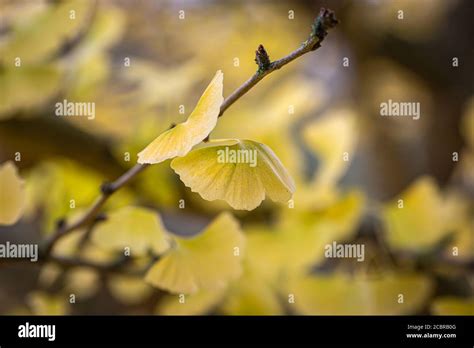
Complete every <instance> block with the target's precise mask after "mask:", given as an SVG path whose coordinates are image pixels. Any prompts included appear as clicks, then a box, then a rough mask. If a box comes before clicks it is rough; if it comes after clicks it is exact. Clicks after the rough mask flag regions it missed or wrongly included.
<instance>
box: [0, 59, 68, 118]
mask: <svg viewBox="0 0 474 348" xmlns="http://www.w3.org/2000/svg"><path fill="white" fill-rule="evenodd" d="M60 82H61V72H60V71H59V70H58V68H57V67H56V66H53V65H43V66H25V67H21V68H8V69H4V70H3V71H1V72H0V90H1V91H2V96H1V98H0V119H2V118H6V117H7V116H9V115H11V114H12V113H13V112H14V111H16V110H19V109H21V110H24V109H28V108H33V107H36V106H39V105H41V104H42V103H44V102H45V101H46V100H47V99H48V98H51V97H52V96H53V95H54V94H55V93H56V92H57V91H58V89H59V86H60Z"/></svg>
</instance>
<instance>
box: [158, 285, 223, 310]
mask: <svg viewBox="0 0 474 348" xmlns="http://www.w3.org/2000/svg"><path fill="white" fill-rule="evenodd" d="M224 290H225V289H218V290H203V291H199V292H197V293H195V294H192V295H189V296H186V295H184V294H179V295H170V296H166V297H165V298H164V299H163V300H162V301H160V303H159V304H158V308H157V309H156V312H157V314H161V315H203V314H206V313H208V312H210V311H211V310H212V309H213V308H214V307H215V306H216V305H217V304H218V303H219V302H221V301H222V299H223V296H224V293H225V292H224Z"/></svg>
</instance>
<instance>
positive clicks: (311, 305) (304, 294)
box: [286, 271, 432, 315]
mask: <svg viewBox="0 0 474 348" xmlns="http://www.w3.org/2000/svg"><path fill="white" fill-rule="evenodd" d="M431 289H432V283H431V281H430V279H429V278H426V277H425V276H423V275H418V274H397V273H393V272H390V271H387V272H386V273H385V274H383V275H382V274H380V275H374V276H367V275H361V274H356V275H349V274H343V273H336V274H331V275H312V276H302V277H295V278H294V279H291V280H289V282H288V288H287V289H286V291H287V292H288V293H290V294H293V295H294V297H295V301H294V303H293V304H292V306H291V308H292V309H293V311H294V312H296V313H300V314H305V315H392V314H398V315H400V314H413V313H416V312H417V310H419V309H420V308H421V307H422V306H423V304H424V301H425V300H426V299H427V297H428V296H429V294H430V292H431Z"/></svg>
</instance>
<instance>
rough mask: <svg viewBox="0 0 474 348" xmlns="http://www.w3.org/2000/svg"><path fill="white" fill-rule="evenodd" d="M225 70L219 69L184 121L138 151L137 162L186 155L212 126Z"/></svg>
mask: <svg viewBox="0 0 474 348" xmlns="http://www.w3.org/2000/svg"><path fill="white" fill-rule="evenodd" d="M223 80H224V74H223V73H222V72H221V71H220V70H219V71H217V73H216V75H215V76H214V78H213V79H212V81H211V83H209V86H207V88H206V90H205V91H204V93H203V94H202V96H201V98H200V99H199V101H198V103H197V105H196V107H195V108H194V110H193V112H192V113H191V115H190V116H189V117H188V119H187V120H186V122H183V123H180V124H178V125H177V126H176V127H174V128H172V129H169V130H167V131H166V132H164V133H162V134H161V135H160V136H159V137H158V138H156V139H155V140H153V141H152V142H151V143H150V144H149V145H148V146H147V147H146V148H145V149H144V150H143V151H142V152H140V153H139V154H138V163H151V164H153V163H160V162H163V161H165V160H167V159H169V158H174V157H176V156H184V155H186V154H187V153H188V152H189V151H190V150H191V149H192V147H193V146H194V145H196V144H199V143H200V142H201V141H203V140H204V139H205V138H206V137H207V136H208V135H209V133H210V132H211V131H212V130H213V129H214V127H215V126H216V123H217V117H218V116H219V112H220V107H221V104H222V102H223V101H224V97H223V96H222V90H223Z"/></svg>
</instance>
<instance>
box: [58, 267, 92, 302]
mask: <svg viewBox="0 0 474 348" xmlns="http://www.w3.org/2000/svg"><path fill="white" fill-rule="evenodd" d="M64 284H65V286H64V291H65V293H66V294H74V295H75V296H76V298H80V299H81V300H84V299H87V298H89V297H91V296H93V295H94V294H95V293H96V292H97V290H98V289H99V286H100V275H99V274H98V273H97V272H96V271H94V270H93V269H90V268H86V267H76V268H74V269H71V270H69V271H68V272H67V273H66V275H65V279H64Z"/></svg>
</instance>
